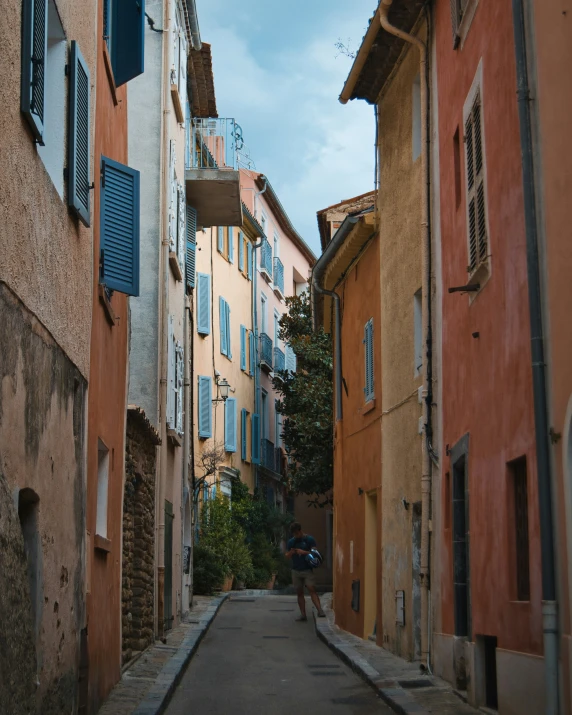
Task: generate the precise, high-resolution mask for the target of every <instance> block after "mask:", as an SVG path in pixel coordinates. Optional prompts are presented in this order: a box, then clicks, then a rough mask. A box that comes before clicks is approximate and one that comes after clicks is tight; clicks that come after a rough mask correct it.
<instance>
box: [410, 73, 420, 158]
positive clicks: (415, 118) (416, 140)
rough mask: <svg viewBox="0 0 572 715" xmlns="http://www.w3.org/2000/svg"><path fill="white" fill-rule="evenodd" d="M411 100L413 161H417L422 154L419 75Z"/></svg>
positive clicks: (416, 78) (414, 83) (415, 80)
mask: <svg viewBox="0 0 572 715" xmlns="http://www.w3.org/2000/svg"><path fill="white" fill-rule="evenodd" d="M411 100H412V101H411V114H412V126H411V137H412V148H413V161H417V159H418V158H419V157H420V155H421V82H420V81H419V75H417V77H415V79H414V81H413V90H412V93H411Z"/></svg>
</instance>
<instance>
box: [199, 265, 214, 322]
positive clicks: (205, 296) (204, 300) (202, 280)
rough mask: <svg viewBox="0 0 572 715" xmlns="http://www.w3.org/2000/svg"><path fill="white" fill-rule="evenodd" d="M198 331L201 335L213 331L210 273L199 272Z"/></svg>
mask: <svg viewBox="0 0 572 715" xmlns="http://www.w3.org/2000/svg"><path fill="white" fill-rule="evenodd" d="M197 332H199V333H200V334H201V335H210V332H211V277H210V276H209V274H208V273H197Z"/></svg>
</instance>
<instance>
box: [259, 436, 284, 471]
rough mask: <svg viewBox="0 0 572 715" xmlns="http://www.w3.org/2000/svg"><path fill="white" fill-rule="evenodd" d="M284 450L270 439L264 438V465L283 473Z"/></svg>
mask: <svg viewBox="0 0 572 715" xmlns="http://www.w3.org/2000/svg"><path fill="white" fill-rule="evenodd" d="M281 452H282V450H281V449H280V448H276V447H274V442H271V441H270V440H269V439H263V440H262V466H263V467H266V469H269V470H270V471H271V472H275V473H276V474H282V471H281V468H282V464H281V461H282V454H281Z"/></svg>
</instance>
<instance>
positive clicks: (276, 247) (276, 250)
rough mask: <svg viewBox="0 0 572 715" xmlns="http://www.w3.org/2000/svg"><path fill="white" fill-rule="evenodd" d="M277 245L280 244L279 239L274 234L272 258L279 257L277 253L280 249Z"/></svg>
mask: <svg viewBox="0 0 572 715" xmlns="http://www.w3.org/2000/svg"><path fill="white" fill-rule="evenodd" d="M279 244H280V239H279V237H278V234H277V233H274V257H275V258H278V257H279V253H278V249H279V248H280V245H279Z"/></svg>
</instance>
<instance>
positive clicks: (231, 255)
mask: <svg viewBox="0 0 572 715" xmlns="http://www.w3.org/2000/svg"><path fill="white" fill-rule="evenodd" d="M228 262H229V263H234V232H233V230H232V226H229V227H228Z"/></svg>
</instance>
